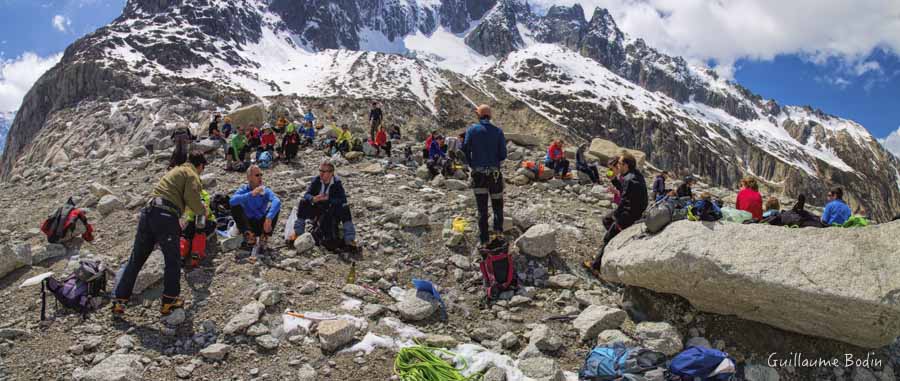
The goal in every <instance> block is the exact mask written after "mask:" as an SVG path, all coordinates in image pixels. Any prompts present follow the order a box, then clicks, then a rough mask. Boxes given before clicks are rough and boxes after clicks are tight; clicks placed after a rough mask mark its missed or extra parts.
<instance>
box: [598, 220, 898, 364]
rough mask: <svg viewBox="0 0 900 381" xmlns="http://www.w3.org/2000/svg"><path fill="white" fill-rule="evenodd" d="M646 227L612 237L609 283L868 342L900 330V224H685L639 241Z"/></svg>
mask: <svg viewBox="0 0 900 381" xmlns="http://www.w3.org/2000/svg"><path fill="white" fill-rule="evenodd" d="M642 227H643V225H641V224H639V225H635V226H632V227H631V228H629V229H626V230H625V231H624V232H622V233H621V234H619V236H617V237H616V238H615V239H613V240H612V241H611V242H610V244H609V246H608V247H607V249H606V253H605V255H604V256H603V271H602V276H603V278H604V279H606V280H608V281H611V282H617V283H624V284H628V285H632V286H638V287H643V288H647V289H650V290H654V291H657V292H661V293H669V294H676V295H681V296H682V297H684V298H686V299H688V300H689V301H690V302H691V303H692V304H693V305H694V306H696V307H697V308H699V309H700V310H703V311H707V312H712V313H717V314H723V315H736V316H738V317H741V318H744V319H748V320H753V321H758V322H762V323H766V324H769V325H772V326H775V327H778V328H781V329H785V330H789V331H794V332H799V333H802V334H806V335H812V336H819V337H825V338H830V339H834V340H839V341H843V342H847V343H850V344H853V345H858V346H861V347H866V348H877V347H882V346H884V345H888V344H890V343H892V342H893V341H894V339H895V338H896V337H897V336H898V334H900V276H897V275H898V274H900V240H898V239H897V237H900V222H893V223H888V224H883V225H874V226H870V227H866V228H853V229H843V228H826V229H816V228H807V229H789V228H784V227H777V226H769V225H740V224H722V223H708V222H707V223H700V222H690V221H679V222H676V223H673V224H671V225H669V226H668V227H666V229H665V230H663V231H662V232H661V233H659V234H656V235H653V236H648V237H640V235H641V232H642V230H643V229H642Z"/></svg>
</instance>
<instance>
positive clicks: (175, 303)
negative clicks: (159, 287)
mask: <svg viewBox="0 0 900 381" xmlns="http://www.w3.org/2000/svg"><path fill="white" fill-rule="evenodd" d="M166 302H168V303H166ZM179 308H184V299H181V298H172V297H168V296H165V295H163V301H162V305H161V306H160V307H159V313H160V314H162V315H163V316H167V315H169V314H171V313H172V311H175V310H177V309H179Z"/></svg>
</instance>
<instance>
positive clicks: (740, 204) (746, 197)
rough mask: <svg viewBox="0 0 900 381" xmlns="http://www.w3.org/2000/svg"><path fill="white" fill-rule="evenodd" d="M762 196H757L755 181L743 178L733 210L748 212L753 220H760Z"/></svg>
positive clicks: (757, 186)
mask: <svg viewBox="0 0 900 381" xmlns="http://www.w3.org/2000/svg"><path fill="white" fill-rule="evenodd" d="M762 207H763V202H762V195H760V194H759V185H758V184H757V183H756V179H754V178H752V177H745V178H743V179H741V191H740V192H738V194H737V201H736V202H735V209H737V210H743V211H746V212H750V215H752V216H753V219H754V220H761V219H762V217H763V210H762Z"/></svg>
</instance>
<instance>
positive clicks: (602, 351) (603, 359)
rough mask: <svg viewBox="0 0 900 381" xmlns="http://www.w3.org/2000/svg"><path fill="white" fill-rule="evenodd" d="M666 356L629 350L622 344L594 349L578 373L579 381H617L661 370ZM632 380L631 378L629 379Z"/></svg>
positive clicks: (642, 349)
mask: <svg viewBox="0 0 900 381" xmlns="http://www.w3.org/2000/svg"><path fill="white" fill-rule="evenodd" d="M665 361H666V356H665V354H663V353H660V352H654V351H651V350H649V349H645V348H628V347H626V346H625V344H623V343H622V342H619V341H617V342H615V343H612V344H607V345H602V346H597V347H594V349H593V350H591V352H590V353H588V356H587V358H585V359H584V366H582V367H581V370H580V371H579V372H578V379H579V380H589V381H601V380H617V379H620V378H623V377H628V375H640V374H643V373H645V372H647V371H651V370H653V369H657V368H659V367H660V366H661V365H663V364H664V363H665ZM628 378H630V377H628Z"/></svg>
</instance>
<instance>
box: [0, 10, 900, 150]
mask: <svg viewBox="0 0 900 381" xmlns="http://www.w3.org/2000/svg"><path fill="white" fill-rule="evenodd" d="M809 1H811V3H809V4H806V2H809ZM574 2H578V3H581V4H582V5H583V6H584V8H585V10H586V12H587V17H589V18H590V16H591V14H592V13H593V9H594V8H595V7H597V6H601V7H606V8H609V9H610V10H611V11H612V13H613V15H614V17H615V18H616V20H617V22H618V23H619V26H620V27H621V28H622V29H623V30H624V31H625V32H626V33H628V34H629V35H632V36H636V37H642V38H644V39H646V40H647V41H648V42H649V43H650V44H651V45H652V46H655V47H657V48H659V49H661V50H663V51H665V52H667V53H669V54H675V55H681V56H684V57H686V58H688V59H689V60H690V61H692V62H714V63H718V68H717V70H719V71H720V73H721V74H723V75H725V76H728V77H731V78H734V79H735V80H736V81H737V82H739V83H741V84H742V85H744V86H745V87H747V88H749V89H751V90H752V91H754V92H755V93H758V94H760V95H762V96H764V97H766V98H774V99H776V100H778V101H779V102H780V103H781V104H795V105H807V104H808V105H811V106H813V107H816V108H820V109H822V110H824V111H825V112H827V113H830V114H835V115H838V116H841V117H845V118H850V119H853V120H855V121H857V122H860V123H861V124H863V125H864V126H865V127H866V128H868V129H869V131H871V132H872V134H873V135H875V136H876V137H879V138H883V137H886V136H887V135H888V134H891V133H892V132H894V131H896V130H897V129H898V126H900V104H898V103H900V60H898V57H897V53H896V52H897V51H898V50H900V26H898V25H900V22H898V21H897V20H898V19H900V5H898V4H900V2H898V1H896V0H858V1H852V2H851V1H827V2H826V1H824V0H795V1H792V2H791V3H790V5H784V4H783V3H781V2H780V1H779V0H734V1H732V2H728V3H722V2H714V1H707V0H644V1H640V2H635V1H631V0H532V1H531V3H532V4H536V5H537V7H541V6H544V7H546V6H547V5H548V4H571V3H574ZM824 3H829V4H824ZM831 3H833V4H831ZM124 4H125V0H0V15H3V20H4V22H3V23H0V63H2V65H3V67H2V72H0V109H4V108H6V109H14V108H16V107H17V106H18V103H19V102H20V101H21V97H22V96H24V93H25V92H26V91H27V90H28V88H29V87H30V85H31V83H32V82H33V81H34V80H36V79H37V77H38V76H39V75H40V73H41V72H43V71H45V70H47V69H49V68H50V67H52V65H53V64H54V63H55V62H56V60H58V59H59V57H60V56H59V54H60V53H61V52H62V51H63V50H64V49H65V48H66V47H67V46H68V45H69V44H71V43H72V42H73V41H75V40H76V39H77V38H78V37H80V36H83V35H84V34H87V33H90V32H91V31H93V30H95V29H96V28H98V27H100V26H102V25H105V24H106V23H108V22H110V21H112V20H113V19H115V18H116V17H118V16H119V14H120V13H121V11H122V8H123V7H124ZM723 4H725V5H723ZM699 20H702V22H700V21H699ZM882 26H883V27H882ZM0 111H6V110H0ZM896 138H898V139H900V135H897V136H896Z"/></svg>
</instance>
